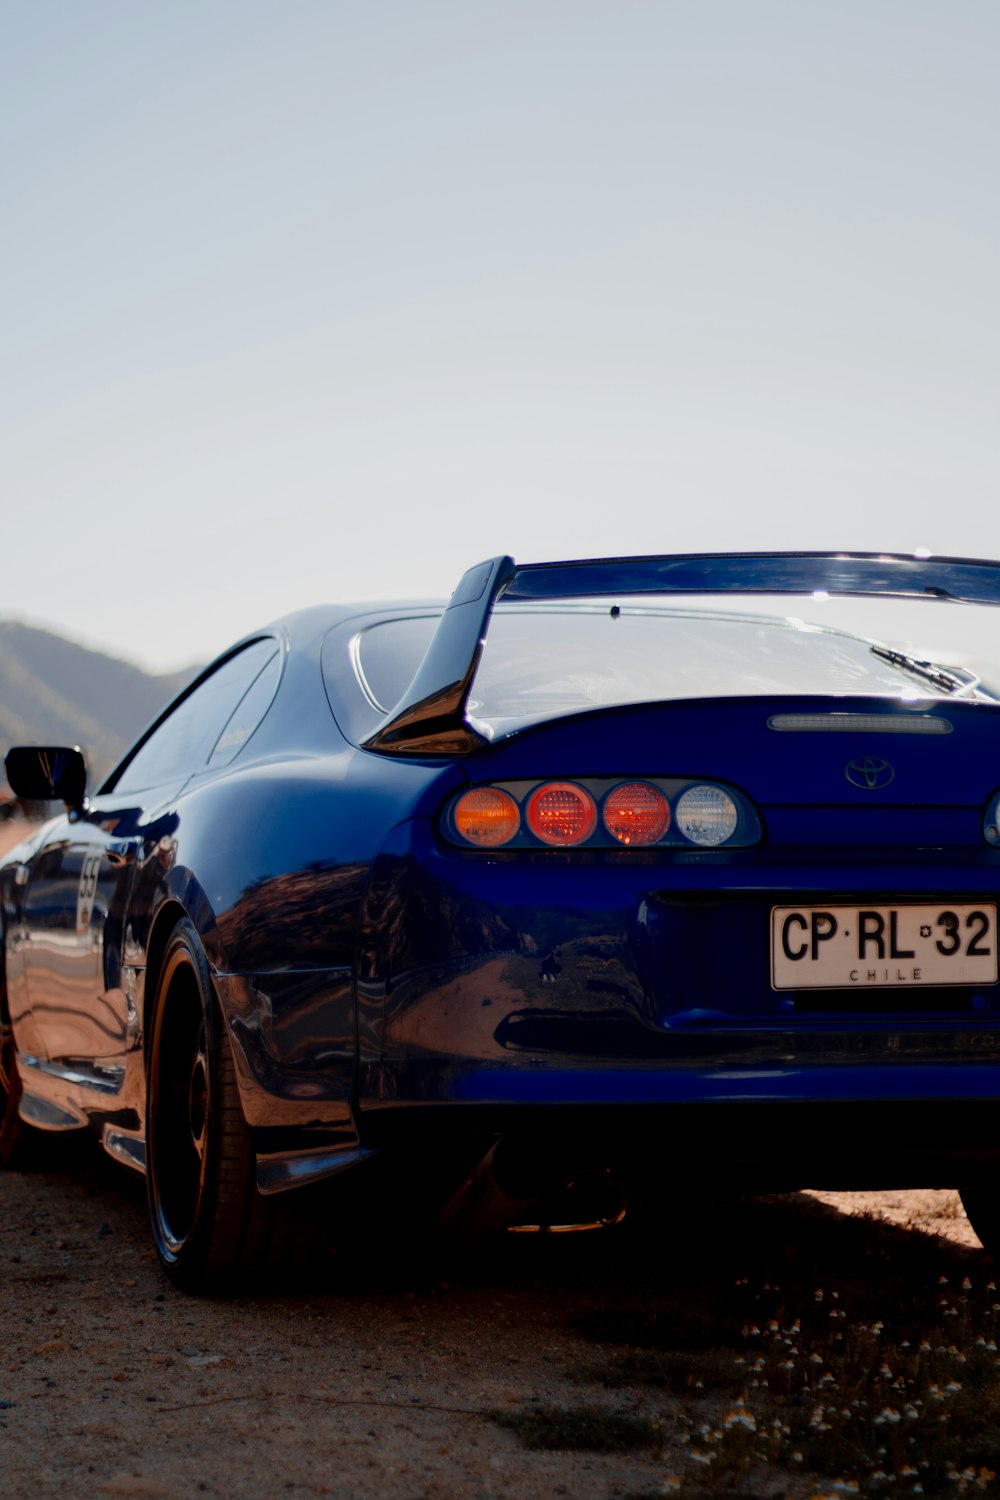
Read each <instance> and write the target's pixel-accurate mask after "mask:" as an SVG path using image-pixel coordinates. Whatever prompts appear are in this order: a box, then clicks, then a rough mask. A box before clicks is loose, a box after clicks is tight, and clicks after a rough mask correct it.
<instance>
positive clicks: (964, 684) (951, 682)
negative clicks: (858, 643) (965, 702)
mask: <svg viewBox="0 0 1000 1500" xmlns="http://www.w3.org/2000/svg"><path fill="white" fill-rule="evenodd" d="M870 649H871V653H872V656H877V657H878V659H879V661H885V662H888V663H889V665H890V666H891V667H895V668H896V670H897V671H899V672H908V673H909V674H910V676H911V677H919V678H920V680H921V682H930V683H933V684H934V686H935V687H937V688H940V689H941V690H942V692H945V693H963V692H975V690H976V688H977V687H978V686H979V683H980V678H978V677H977V676H976V674H975V672H965V671H963V670H962V669H961V668H958V669H954V670H950V669H948V668H947V667H940V666H938V665H937V663H936V662H933V661H920V660H918V658H917V657H915V656H907V654H906V652H905V651H893V650H892V648H891V647H890V646H877V645H874V646H872V647H871V648H870Z"/></svg>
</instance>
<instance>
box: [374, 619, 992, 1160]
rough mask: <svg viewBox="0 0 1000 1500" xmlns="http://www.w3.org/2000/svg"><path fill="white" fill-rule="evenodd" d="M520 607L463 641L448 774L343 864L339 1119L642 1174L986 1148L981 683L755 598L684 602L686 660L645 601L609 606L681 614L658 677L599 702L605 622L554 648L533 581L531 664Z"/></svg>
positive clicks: (987, 894) (649, 627) (663, 644)
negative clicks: (897, 661) (351, 928)
mask: <svg viewBox="0 0 1000 1500" xmlns="http://www.w3.org/2000/svg"><path fill="white" fill-rule="evenodd" d="M627 609H628V606H627V605H626V606H624V607H620V608H618V610H617V613H616V612H615V610H614V608H612V609H607V610H606V609H603V608H602V609H601V611H600V612H598V611H596V610H591V611H590V612H589V617H590V621H591V623H590V624H588V625H587V626H586V628H585V629H584V631H583V636H584V638H585V639H586V640H587V641H588V642H592V641H593V640H594V639H596V637H595V636H594V634H593V630H594V625H593V621H594V619H595V617H597V616H598V613H599V615H600V619H601V626H600V627H598V628H606V630H607V631H609V632H613V631H616V630H621V628H622V618H623V615H625V616H626V624H627ZM498 613H499V612H498ZM540 613H541V612H539V611H536V612H534V614H531V613H528V614H526V615H525V616H524V618H523V619H522V623H521V624H520V625H519V626H518V627H517V628H515V629H514V630H513V631H512V632H509V640H508V649H507V650H506V652H504V650H503V639H502V631H501V632H500V633H499V634H500V635H501V640H500V642H499V649H498V653H497V659H496V665H495V668H494V670H493V675H492V678H491V673H490V656H489V645H488V647H487V652H486V654H485V656H484V660H483V665H482V668H481V670H480V674H479V676H478V677H477V679H476V683H475V685H474V687H473V690H472V696H471V700H470V706H469V716H470V720H471V722H472V723H473V724H477V723H481V724H483V725H485V726H487V728H488V730H489V731H490V732H491V733H492V735H493V738H492V740H487V743H485V744H484V745H483V746H482V747H481V748H480V749H478V750H476V751H475V753H473V754H471V755H469V756H468V757H467V758H466V759H465V761H464V768H465V772H466V776H467V778H468V782H469V786H468V788H466V789H465V790H464V791H463V792H462V793H459V794H454V793H453V794H451V795H450V796H449V797H448V798H447V799H446V800H445V801H444V802H443V803H442V805H441V807H440V808H439V810H438V813H437V816H436V817H435V818H431V819H422V820H413V821H410V822H406V823H403V824H401V825H399V826H398V827H397V828H396V829H394V830H393V832H392V834H391V835H390V836H389V838H388V839H387V840H386V841H385V843H384V844H383V847H382V849H381V851H380V853H379V855H378V857H377V859H376V861H375V864H374V866H373V868H372V872H371V879H370V882H369V888H368V893H367V897H366V903H365V910H364V916H363V934H362V942H361V951H360V954H359V968H358V982H359V1017H360V1022H361V1028H360V1031H361V1064H362V1066H361V1108H362V1113H363V1119H364V1122H365V1127H364V1128H365V1132H366V1135H367V1136H368V1137H369V1138H371V1139H372V1140H375V1141H384V1142H386V1143H390V1142H393V1143H396V1142H398V1141H400V1140H402V1139H404V1138H407V1137H408V1138H409V1139H410V1140H412V1139H414V1132H415V1131H417V1130H418V1126H419V1128H420V1129H422V1130H423V1131H424V1132H426V1136H425V1137H424V1138H425V1139H432V1138H435V1137H436V1138H439V1139H441V1140H442V1141H444V1140H453V1139H454V1138H455V1132H456V1129H457V1128H458V1125H459V1121H460V1120H461V1121H462V1122H463V1129H464V1130H466V1131H467V1132H469V1133H475V1135H476V1136H477V1137H479V1138H482V1139H484V1140H485V1139H492V1138H494V1137H496V1136H497V1135H501V1136H503V1137H504V1138H505V1139H506V1140H508V1141H509V1142H512V1143H515V1148H514V1151H513V1154H514V1155H515V1156H516V1158H517V1160H518V1162H519V1164H520V1169H521V1170H522V1171H529V1175H530V1168H531V1166H532V1164H537V1163H538V1162H539V1161H548V1160H550V1159H551V1160H554V1161H557V1162H562V1163H563V1164H566V1163H569V1162H570V1161H572V1162H574V1163H578V1164H579V1163H581V1162H589V1163H591V1164H593V1165H600V1164H602V1163H603V1164H607V1165H611V1166H613V1168H614V1170H615V1171H616V1172H617V1173H619V1174H620V1175H622V1176H623V1177H624V1178H631V1179H632V1180H633V1181H638V1182H640V1183H642V1184H644V1185H646V1186H647V1187H649V1186H650V1185H652V1184H662V1183H665V1182H666V1181H668V1180H670V1181H676V1180H679V1179H685V1178H693V1179H696V1180H701V1181H705V1180H709V1181H712V1182H718V1181H720V1180H727V1179H728V1180H731V1181H739V1182H741V1183H745V1182H747V1181H753V1182H755V1183H758V1184H760V1185H764V1186H777V1187H780V1186H795V1185H798V1184H801V1183H806V1182H808V1183H809V1184H811V1185H817V1186H819V1185H830V1186H847V1185H851V1186H865V1185H876V1184H881V1185H897V1186H902V1185H906V1184H923V1185H929V1184H940V1185H947V1184H966V1183H972V1182H976V1181H982V1180H985V1179H988V1178H989V1177H990V1176H991V1175H992V1174H993V1173H995V1171H996V1168H997V1163H998V1159H1000V1130H998V1128H997V1121H998V1119H1000V1111H998V1109H997V1102H998V1100H1000V1066H998V1064H1000V998H998V988H1000V987H998V984H997V977H998V976H997V891H998V889H1000V852H998V850H997V847H996V843H997V837H998V835H997V816H996V814H997V806H996V795H997V788H998V785H1000V704H998V703H997V702H996V700H995V699H994V698H993V697H992V695H991V694H990V693H989V692H988V690H986V689H984V688H982V686H981V685H979V686H978V687H976V686H973V685H972V684H971V682H969V683H967V682H963V680H962V678H961V675H960V674H956V676H955V677H954V678H953V679H952V682H951V684H950V686H949V685H948V684H947V683H946V682H944V681H942V682H941V683H939V684H937V685H935V684H933V683H932V682H930V681H920V680H919V676H920V674H919V673H914V672H913V671H912V670H911V669H908V668H904V669H900V668H899V667H898V666H894V665H892V664H891V663H887V662H886V661H885V660H884V659H883V658H880V657H878V656H876V657H874V658H873V657H872V656H871V646H870V643H869V642H867V641H853V642H852V641H851V640H850V639H849V638H846V637H839V636H838V638H837V639H835V640H832V641H831V640H829V639H827V638H826V637H827V635H828V634H829V633H826V632H821V633H820V635H821V636H822V637H823V639H821V640H820V641H819V643H818V646H819V648H818V649H817V640H816V633H815V632H813V631H811V629H809V628H805V629H803V630H801V631H799V630H796V631H795V632H794V635H789V634H788V633H787V624H788V622H770V623H762V622H760V621H754V620H751V619H750V618H749V617H747V618H744V619H740V618H738V617H733V618H732V619H730V620H723V621H722V623H721V625H719V624H718V623H717V622H715V621H713V622H712V623H711V625H710V627H709V630H708V634H709V636H711V640H710V642H709V645H708V647H707V648H706V650H705V652H703V653H702V657H701V660H700V662H695V663H692V662H691V651H690V648H691V636H692V631H695V632H696V633H697V632H701V631H703V629H704V624H703V622H701V621H695V623H694V624H692V623H691V620H690V619H689V618H687V615H686V612H685V619H684V621H683V622H682V623H683V628H682V629H681V630H680V631H678V630H677V629H676V628H674V629H673V630H671V628H670V627H671V626H674V627H676V625H677V616H676V612H675V614H674V616H673V618H672V619H671V618H670V617H669V612H668V614H667V616H663V617H660V618H654V616H655V612H652V614H651V612H650V611H648V610H647V611H644V612H643V614H644V620H645V623H644V624H643V625H642V627H641V632H640V633H642V634H644V635H645V636H646V637H647V638H649V639H652V638H654V637H655V636H656V635H657V633H659V637H660V649H661V650H662V651H663V652H665V653H669V651H670V650H671V638H673V640H674V643H675V646H676V642H677V641H678V639H681V640H682V642H683V645H684V651H685V653H686V654H685V657H684V661H683V662H681V664H680V667H679V668H678V670H679V671H680V674H681V677H682V679H683V681H682V685H681V696H678V697H675V698H674V699H666V698H661V699H660V701H655V702H648V701H647V702H625V703H621V702H608V701H607V699H608V698H614V696H615V695H616V694H619V695H620V692H621V687H620V680H619V678H625V679H628V677H629V674H630V673H634V674H636V675H637V677H638V679H643V680H644V673H643V672H642V671H638V669H637V663H636V659H635V654H634V653H629V652H626V653H625V654H624V656H623V659H622V665H621V669H620V673H615V671H614V670H613V667H612V666H610V665H609V662H613V653H612V655H611V656H610V657H609V656H605V655H604V654H603V647H602V648H601V649H600V650H594V649H593V646H592V644H587V645H586V647H585V649H584V651H583V653H582V655H579V656H578V658H577V659H573V658H572V653H568V652H567V651H566V648H565V637H567V635H568V636H572V634H573V630H574V625H573V616H572V612H569V613H568V614H567V613H564V615H563V621H564V624H563V625H560V626H559V629H558V630H557V631H556V635H557V636H559V635H560V633H561V637H562V638H563V654H562V659H561V663H560V666H559V670H558V671H553V668H552V662H551V655H552V653H551V651H550V652H549V657H550V659H549V660H548V661H547V662H545V661H542V660H541V659H540V656H541V654H543V653H540V651H539V650H538V649H537V648H539V647H541V646H543V645H544V637H545V633H546V622H545V620H544V618H539V616H540ZM583 613H584V616H587V614H588V611H587V610H584V612H583ZM566 620H569V624H568V626H566V625H565V621H566ZM651 621H652V624H651ZM495 625H496V621H494V628H495ZM529 640H530V642H531V643H532V645H533V648H534V649H532V650H530V651H528V649H527V645H526V643H527V642H528V641H529ZM511 642H515V644H516V649H514V648H513V647H512V646H511V645H510V643H511ZM549 644H550V645H551V644H552V641H551V640H550V643H549ZM615 649H617V645H615ZM557 655H558V652H557ZM706 661H708V662H709V664H710V665H711V663H712V662H714V668H712V670H709V671H708V672H707V673H706V667H705V663H706ZM918 665H920V664H918ZM713 671H714V677H715V681H714V683H713V682H710V681H708V680H707V679H711V678H712V675H713ZM699 673H700V677H699V676H698V674H699ZM609 674H610V676H609ZM675 675H676V673H675ZM611 678H614V679H615V681H616V683H617V685H616V686H609V682H610V680H611ZM721 678H725V681H724V682H722V681H721ZM783 679H784V680H787V681H789V682H790V685H791V687H792V688H793V689H794V691H784V692H779V691H775V688H776V686H777V685H778V683H779V682H781V681H782V680H783ZM512 684H515V687H514V688H512V686H511V685H512ZM525 685H526V686H525ZM809 685H813V686H818V687H825V688H827V689H832V690H828V691H813V692H809V691H805V690H804V689H805V688H806V687H807V686H809ZM720 686H722V687H724V688H725V691H719V690H718V689H719V687H720ZM713 687H714V688H715V691H712V690H711V689H712V688H713ZM740 687H742V688H743V689H744V691H742V692H741V691H738V690H736V689H739V688H740ZM699 688H700V689H701V692H700V693H699ZM865 688H868V689H869V690H868V691H865V690H864V689H865ZM872 689H874V690H872ZM637 690H639V691H641V690H642V687H641V683H639V682H636V683H627V685H626V688H625V692H626V694H629V693H633V692H635V691H637ZM588 693H589V695H590V696H589V697H588V698H587V699H586V701H587V702H588V703H589V704H591V705H592V706H589V707H584V708H583V709H581V708H580V706H579V697H580V695H581V694H588ZM574 694H576V695H577V700H578V701H577V706H576V709H575V711H574V709H573V707H572V704H573V696H574ZM555 700H558V701H555Z"/></svg>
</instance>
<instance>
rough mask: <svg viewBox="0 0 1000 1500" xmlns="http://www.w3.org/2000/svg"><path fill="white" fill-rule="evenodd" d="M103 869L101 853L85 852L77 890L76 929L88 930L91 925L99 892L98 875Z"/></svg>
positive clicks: (80, 930)
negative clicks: (95, 900) (95, 898)
mask: <svg viewBox="0 0 1000 1500" xmlns="http://www.w3.org/2000/svg"><path fill="white" fill-rule="evenodd" d="M100 870H101V856H100V855H99V854H85V855H84V856H83V865H82V867H81V869H80V884H79V886H78V888H77V892H76V930H77V932H86V931H87V930H88V928H89V927H90V919H91V916H92V915H93V911H94V897H95V896H96V894H97V877H98V875H99V874H100Z"/></svg>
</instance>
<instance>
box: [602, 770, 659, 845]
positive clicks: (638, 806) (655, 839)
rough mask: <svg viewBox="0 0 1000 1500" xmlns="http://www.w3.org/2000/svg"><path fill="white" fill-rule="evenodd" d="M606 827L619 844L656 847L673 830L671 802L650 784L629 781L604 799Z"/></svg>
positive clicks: (617, 787)
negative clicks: (670, 829) (667, 832)
mask: <svg viewBox="0 0 1000 1500" xmlns="http://www.w3.org/2000/svg"><path fill="white" fill-rule="evenodd" d="M604 826H605V828H606V829H607V830H608V832H609V833H610V834H611V836H612V838H615V839H617V840H618V842H619V844H657V843H659V841H660V839H662V837H663V835H664V834H665V833H666V831H667V829H668V828H669V827H670V803H669V801H668V800H667V798H666V797H665V796H664V794H663V792H661V791H660V790H659V788H658V787H655V786H650V784H649V782H648V781H628V782H626V783H625V784H624V785H623V786H616V787H615V789H614V791H613V792H611V793H609V795H608V797H607V798H606V799H605V803H604Z"/></svg>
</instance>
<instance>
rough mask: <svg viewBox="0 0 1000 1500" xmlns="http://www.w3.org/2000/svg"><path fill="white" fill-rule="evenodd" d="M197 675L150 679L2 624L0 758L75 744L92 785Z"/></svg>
mask: <svg viewBox="0 0 1000 1500" xmlns="http://www.w3.org/2000/svg"><path fill="white" fill-rule="evenodd" d="M197 670H198V669H197V668H196V667H191V668H189V669H187V670H185V671H180V672H165V673H152V672H146V671H144V670H143V668H142V667H137V666H134V665H133V664H132V663H131V662H126V661H122V660H121V659H120V658H118V657H115V656H111V655H110V654H108V653H107V652H104V651H100V650H97V649H95V648H94V647H90V646H80V645H78V644H76V643H75V642H74V641H70V640H67V639H66V637H65V636H61V635H59V634H58V633H57V632H56V631H54V630H48V629H45V628H44V627H42V626H36V625H26V624H24V623H23V622H22V621H20V620H9V619H8V620H0V755H5V754H6V753H7V751H8V750H9V749H10V747H11V745H17V744H29V745H30V744H43V745H44V744H48V745H79V746H80V748H81V749H82V750H83V752H84V754H85V756H86V758H87V765H88V768H89V769H90V772H91V775H90V784H91V786H95V785H96V784H97V783H98V782H99V781H100V780H103V778H104V776H106V775H107V773H108V772H109V771H110V770H111V768H112V767H113V766H114V765H115V763H116V762H117V761H118V760H119V759H120V757H121V756H122V754H123V753H124V751H125V750H126V749H127V748H128V746H129V745H130V744H131V743H132V741H133V740H134V739H136V738H137V736H138V735H139V734H140V733H141V732H142V730H143V729H144V728H145V727H146V725H147V724H149V723H150V722H151V721H152V720H153V719H154V718H155V717H156V716H157V714H159V713H160V712H161V711H162V710H163V709H164V708H165V707H166V706H167V704H168V703H169V702H170V701H171V699H172V698H174V697H175V696H176V694H177V693H178V692H180V690H181V688H182V687H183V686H184V685H185V683H187V682H190V681H191V678H192V677H193V676H194V674H195V672H196V671H197Z"/></svg>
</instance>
